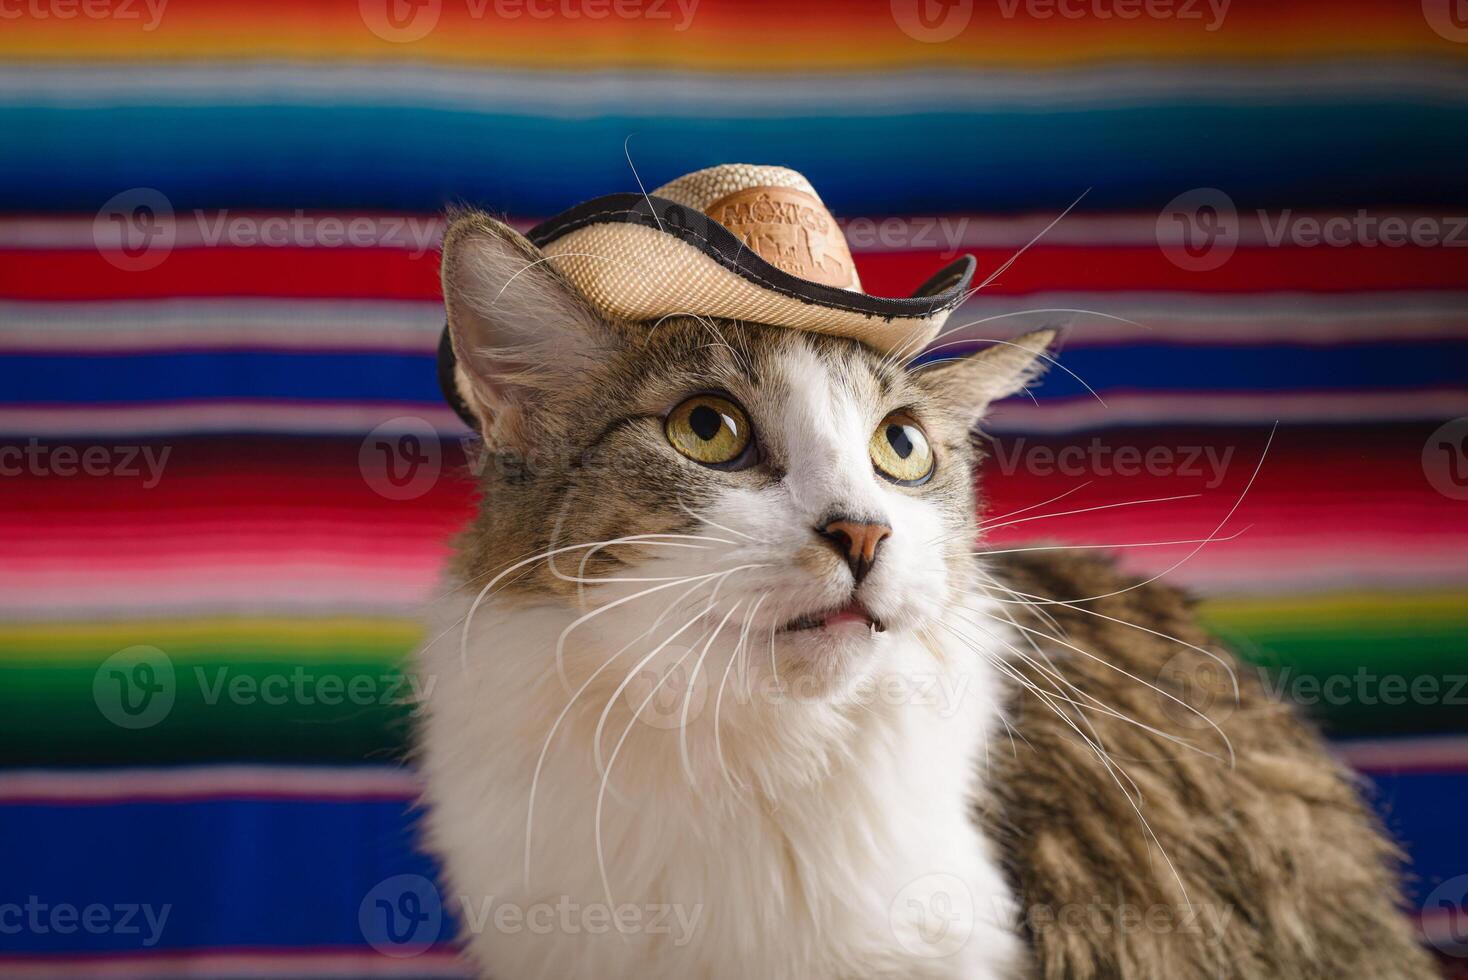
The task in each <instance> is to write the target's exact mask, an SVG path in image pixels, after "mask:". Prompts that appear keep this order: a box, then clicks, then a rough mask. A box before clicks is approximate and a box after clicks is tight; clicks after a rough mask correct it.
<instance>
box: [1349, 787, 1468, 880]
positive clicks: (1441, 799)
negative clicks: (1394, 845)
mask: <svg viewBox="0 0 1468 980" xmlns="http://www.w3.org/2000/svg"><path fill="white" fill-rule="evenodd" d="M1370 782H1371V783H1372V785H1373V787H1374V789H1375V793H1374V795H1373V799H1372V803H1373V804H1374V805H1375V807H1376V811H1377V812H1378V813H1379V814H1380V815H1381V819H1382V821H1383V823H1385V824H1386V827H1387V829H1388V830H1389V831H1390V832H1391V834H1392V836H1393V837H1395V838H1396V840H1397V841H1398V842H1399V843H1400V844H1401V845H1402V846H1403V848H1404V849H1405V850H1406V852H1407V857H1408V864H1409V866H1410V867H1411V871H1412V875H1411V877H1410V878H1409V879H1408V881H1407V895H1408V899H1409V900H1410V901H1411V902H1412V903H1413V904H1414V906H1415V905H1416V904H1418V903H1420V902H1421V901H1422V899H1423V898H1424V897H1426V895H1427V894H1428V893H1430V892H1431V891H1432V890H1433V888H1435V887H1437V886H1438V885H1439V884H1441V883H1442V882H1443V881H1444V880H1446V879H1448V878H1453V877H1457V876H1459V875H1463V874H1468V835H1465V834H1464V823H1463V815H1464V814H1465V813H1468V773H1402V774H1399V775H1377V776H1373V777H1371V780H1370Z"/></svg>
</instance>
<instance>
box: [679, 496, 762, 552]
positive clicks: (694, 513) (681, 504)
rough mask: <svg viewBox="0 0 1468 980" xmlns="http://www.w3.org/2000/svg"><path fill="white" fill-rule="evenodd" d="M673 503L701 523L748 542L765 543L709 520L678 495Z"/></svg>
mask: <svg viewBox="0 0 1468 980" xmlns="http://www.w3.org/2000/svg"><path fill="white" fill-rule="evenodd" d="M675 503H677V505H678V508H679V509H680V510H682V511H683V513H685V514H687V515H688V516H689V517H692V518H693V519H694V520H696V521H702V522H703V523H705V524H707V525H708V526H709V527H712V528H717V529H718V530H720V531H723V532H724V533H725V534H732V535H734V536H735V537H736V538H743V539H744V540H746V541H749V542H752V543H754V544H764V543H765V542H763V541H760V540H759V539H758V538H755V537H752V536H750V535H748V534H745V533H744V532H743V531H736V530H734V529H733V528H732V527H725V526H724V525H722V524H719V523H716V522H714V521H711V520H709V519H708V518H707V517H705V516H703V515H702V514H700V513H698V512H697V511H695V510H693V508H691V507H689V506H688V505H687V504H685V503H684V502H683V498H682V497H679V498H678V499H677V500H676V501H675ZM730 543H731V544H732V542H730Z"/></svg>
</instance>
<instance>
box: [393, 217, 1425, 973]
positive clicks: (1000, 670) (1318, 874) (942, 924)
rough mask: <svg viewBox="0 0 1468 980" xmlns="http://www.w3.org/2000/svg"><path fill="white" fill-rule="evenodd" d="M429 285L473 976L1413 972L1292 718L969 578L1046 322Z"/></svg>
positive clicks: (1157, 606) (1349, 826)
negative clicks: (873, 346)
mask: <svg viewBox="0 0 1468 980" xmlns="http://www.w3.org/2000/svg"><path fill="white" fill-rule="evenodd" d="M442 278H443V290H444V297H445V304H446V308H447V314H448V322H449V330H450V334H451V337H452V342H453V344H454V348H455V350H456V352H457V354H458V357H459V364H460V373H459V391H460V394H461V395H462V396H463V398H464V400H465V402H466V403H467V404H468V405H469V407H470V409H471V410H472V411H473V413H474V415H475V417H476V418H477V419H478V420H479V423H480V432H481V435H482V436H483V439H484V444H485V453H486V456H485V465H484V467H483V472H482V474H481V476H480V481H481V490H482V495H483V496H482V505H481V506H480V508H479V511H478V514H477V516H476V517H475V518H474V520H473V521H472V522H471V524H470V525H469V526H468V527H467V529H466V530H465V531H464V532H463V533H462V535H461V536H460V538H459V539H458V542H457V547H456V552H455V558H454V560H453V562H452V563H451V569H450V573H449V579H450V581H449V585H448V588H447V589H446V590H445V594H444V596H443V598H441V599H439V600H438V601H436V602H434V603H433V604H432V605H431V607H430V614H429V622H428V627H429V629H428V633H427V637H428V638H427V639H426V641H425V644H424V646H423V648H422V649H421V650H420V651H419V654H418V657H417V668H416V669H417V670H419V671H421V672H423V673H424V674H426V675H429V676H432V677H433V678H434V679H435V680H436V682H435V683H432V684H429V683H426V682H420V684H419V687H418V689H419V690H423V691H426V692H428V694H427V697H426V700H425V702H424V703H423V704H422V705H421V711H420V718H419V729H418V732H417V738H416V754H417V761H418V763H419V765H420V766H421V769H422V771H423V773H424V777H425V785H426V789H425V793H424V804H425V807H426V815H425V835H424V843H425V846H426V847H427V848H428V849H429V850H430V852H431V853H432V854H433V855H434V856H435V857H436V858H437V859H438V860H439V861H440V863H441V864H442V867H443V873H444V878H443V880H444V894H445V896H446V904H447V905H448V906H449V907H450V908H451V909H453V911H455V913H456V914H458V916H459V919H460V923H461V926H462V927H463V933H464V934H463V936H462V940H463V945H464V949H465V951H466V953H467V955H468V957H469V958H470V959H471V960H472V962H473V964H474V967H475V968H476V969H477V970H479V971H480V972H481V974H482V975H483V976H486V977H496V978H499V980H519V978H552V980H571V978H580V977H587V978H592V977H595V978H662V977H667V978H680V980H681V978H723V977H760V978H792V980H793V978H801V980H825V978H830V980H836V978H841V980H869V978H897V977H903V978H935V980H937V978H967V980H1011V978H1028V977H1045V978H1057V980H1058V978H1062V977H1064V978H1090V977H1096V978H1101V977H1143V978H1153V977H1156V978H1169V980H1171V978H1190V977H1259V978H1266V977H1268V978H1278V977H1291V978H1293V977H1322V978H1323V977H1336V976H1359V977H1374V978H1375V977H1380V978H1408V977H1426V976H1430V975H1432V972H1431V971H1432V967H1431V965H1430V961H1429V960H1428V958H1427V957H1426V956H1425V954H1424V953H1423V952H1421V950H1420V949H1419V948H1418V947H1417V945H1416V943H1415V942H1414V940H1413V938H1412V934H1411V930H1410V928H1409V925H1408V922H1407V919H1406V917H1405V915H1404V914H1403V912H1402V911H1401V910H1400V909H1399V907H1398V906H1399V904H1400V891H1399V884H1398V881H1397V877H1396V876H1397V868H1396V862H1397V860H1398V855H1397V852H1396V851H1395V849H1394V848H1393V846H1392V845H1391V844H1390V843H1389V842H1388V841H1387V839H1386V838H1385V837H1384V835H1383V834H1382V833H1381V831H1380V830H1379V828H1378V827H1377V826H1376V825H1375V824H1374V822H1373V819H1372V818H1371V816H1370V815H1369V813H1368V811H1367V810H1366V809H1365V808H1364V807H1363V805H1362V803H1361V802H1360V799H1359V797H1358V794H1357V790H1356V787H1355V785H1354V784H1353V782H1352V781H1351V778H1350V777H1349V776H1348V774H1347V773H1346V772H1345V771H1343V770H1342V769H1341V767H1340V766H1338V765H1337V764H1336V763H1334V762H1333V761H1332V760H1331V759H1330V758H1329V757H1328V756H1327V755H1326V754H1325V752H1324V750H1323V748H1322V746H1321V744H1320V743H1319V741H1318V739H1317V737H1316V736H1315V735H1314V734H1313V733H1312V732H1311V730H1310V729H1309V728H1308V726H1307V725H1306V724H1305V723H1304V722H1303V721H1302V720H1301V719H1300V718H1299V717H1297V715H1296V713H1295V712H1294V711H1292V710H1291V709H1289V708H1287V707H1285V706H1282V705H1280V704H1278V703H1275V702H1272V701H1270V700H1269V699H1268V698H1266V697H1265V694H1264V692H1263V690H1262V687H1261V685H1260V684H1259V682H1258V681H1257V680H1251V679H1250V678H1251V677H1252V675H1251V674H1248V673H1246V672H1244V671H1234V672H1233V673H1234V674H1235V675H1236V676H1237V684H1238V688H1239V692H1238V699H1237V701H1235V700H1234V698H1233V690H1232V685H1233V683H1235V682H1234V681H1233V680H1230V679H1229V676H1230V675H1229V674H1228V673H1227V672H1226V671H1224V670H1222V669H1220V670H1218V671H1217V672H1216V673H1215V674H1209V673H1208V672H1207V671H1202V672H1200V673H1197V676H1202V677H1213V678H1214V681H1215V685H1214V686H1215V688H1216V689H1215V690H1212V691H1211V692H1206V693H1209V694H1210V696H1209V697H1208V698H1205V699H1203V706H1202V707H1201V708H1193V707H1189V706H1188V705H1187V704H1186V703H1185V702H1186V700H1187V697H1188V696H1189V695H1196V694H1197V691H1196V690H1195V688H1196V685H1193V687H1192V688H1189V687H1188V686H1186V685H1182V684H1180V683H1177V682H1176V681H1175V680H1174V679H1171V678H1172V676H1173V675H1172V674H1171V673H1169V670H1175V669H1176V668H1177V667H1178V666H1179V664H1181V665H1182V666H1183V667H1184V668H1191V667H1192V666H1193V665H1204V664H1206V665H1208V666H1209V667H1212V666H1214V665H1223V666H1225V667H1226V666H1229V665H1230V664H1231V659H1230V654H1228V652H1227V651H1226V650H1224V649H1222V648H1221V647H1219V646H1218V645H1217V644H1216V643H1215V642H1214V641H1213V640H1211V639H1210V638H1209V637H1207V636H1206V635H1204V634H1203V633H1202V632H1201V631H1200V629H1199V628H1198V626H1197V625H1196V624H1195V621H1194V618H1193V616H1192V614H1191V612H1190V609H1189V606H1188V604H1187V602H1186V601H1185V600H1184V599H1183V598H1181V597H1180V596H1179V594H1178V593H1176V592H1174V591H1172V590H1170V589H1168V588H1166V587H1164V586H1162V585H1160V584H1157V583H1137V582H1134V581H1130V580H1128V579H1127V578H1126V577H1125V576H1123V575H1121V574H1120V573H1119V572H1118V571H1117V570H1116V569H1115V568H1114V567H1113V566H1112V565H1111V564H1109V563H1108V562H1107V561H1105V560H1104V559H1098V558H1093V557H1092V558H1088V557H1078V556H1077V555H1076V554H1071V553H1066V552H1064V551H1055V550H1036V551H1033V552H1022V553H1017V554H1010V555H1003V556H1000V555H996V556H985V555H983V554H982V553H981V552H982V548H980V547H979V545H978V544H977V543H976V542H978V541H979V528H978V525H977V523H976V514H978V513H980V512H981V510H982V502H981V501H980V500H978V499H977V498H976V489H975V486H976V481H975V477H976V475H977V472H978V471H979V469H980V468H981V467H980V463H981V460H982V456H983V452H982V443H981V442H979V441H977V440H976V439H975V438H974V437H973V432H974V429H975V425H976V424H977V423H978V422H979V420H980V419H981V418H982V416H983V414H984V412H985V410H986V408H987V406H988V405H989V404H991V403H992V402H993V401H995V400H997V399H1000V398H1003V397H1006V396H1008V395H1011V394H1014V393H1016V392H1019V391H1021V390H1022V389H1024V388H1025V387H1026V385H1028V384H1029V383H1030V382H1032V381H1033V380H1034V379H1035V378H1036V377H1037V376H1038V374H1039V373H1040V371H1041V370H1042V369H1043V368H1044V366H1045V365H1046V364H1047V362H1048V361H1049V359H1050V358H1049V355H1048V353H1047V351H1048V350H1049V349H1050V348H1051V346H1052V345H1053V343H1054V341H1055V334H1054V332H1053V331H1048V330H1042V331H1036V332H1033V333H1029V334H1026V335H1024V336H1021V337H1018V338H1016V339H1015V340H1013V341H1010V342H1007V343H996V344H993V345H991V346H988V347H986V348H984V349H982V350H981V351H979V352H978V353H975V354H972V355H969V356H966V357H962V358H957V359H951V360H945V361H937V362H931V363H927V364H924V365H922V366H920V367H915V368H909V367H907V366H906V365H905V364H904V363H900V362H899V361H897V360H896V359H894V358H893V357H890V356H884V355H881V354H878V353H877V352H875V351H873V350H870V349H868V348H867V347H864V346H863V345H862V344H860V343H858V342H856V341H854V340H849V339H845V338H840V337H832V336H823V335H818V334H814V333H808V332H801V331H796V330H790V329H784V328H775V327H765V326H760V325H757V324H750V323H743V322H737V323H736V322H730V321H718V320H711V319H708V318H704V317H695V316H674V317H667V318H664V319H663V320H661V321H659V322H656V323H652V324H647V323H640V324H631V323H622V322H617V321H614V320H611V319H609V318H607V317H604V316H601V315H599V314H597V313H596V312H594V311H593V310H592V308H591V307H590V306H589V305H588V304H587V303H585V302H584V301H583V300H582V299H581V297H580V296H579V295H578V294H577V292H576V290H575V289H574V288H573V287H572V286H571V285H570V284H569V283H568V282H566V281H565V280H564V279H563V278H562V277H561V276H560V275H559V274H558V273H557V272H556V271H555V269H554V268H552V267H551V265H550V264H549V263H548V262H545V261H543V257H542V256H541V255H540V254H539V253H538V252H537V250H536V249H535V247H534V246H533V245H531V244H530V243H529V242H528V241H527V240H525V239H524V238H523V237H521V236H520V235H519V234H517V233H516V232H515V231H513V230H512V229H510V228H509V227H508V226H506V225H504V224H502V223H500V222H498V221H495V220H494V219H492V218H490V217H488V216H486V215H484V214H481V213H478V212H465V213H461V214H459V215H457V216H455V217H454V219H453V220H452V222H451V224H450V227H449V229H448V231H447V233H446V235H445V239H444V244H443V264H442ZM976 552H979V553H978V554H976ZM1092 597H1104V598H1095V599H1093V600H1092V601H1087V602H1082V603H1073V602H1069V601H1068V600H1076V599H1092ZM1047 600H1048V604H1047ZM1128 624H1131V625H1128ZM1179 658H1181V660H1179ZM1164 668H1169V669H1164ZM1190 676H1191V675H1190ZM1220 695H1222V696H1220ZM1195 700H1196V698H1195ZM1225 708H1226V709H1228V710H1224V709H1225Z"/></svg>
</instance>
